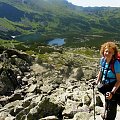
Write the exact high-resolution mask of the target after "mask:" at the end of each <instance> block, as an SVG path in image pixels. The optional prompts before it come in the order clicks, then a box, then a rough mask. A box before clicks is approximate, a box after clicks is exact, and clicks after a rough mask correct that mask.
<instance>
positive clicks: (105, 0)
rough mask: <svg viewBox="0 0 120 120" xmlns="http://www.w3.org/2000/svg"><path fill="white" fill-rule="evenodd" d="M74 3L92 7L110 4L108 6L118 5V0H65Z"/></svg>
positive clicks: (119, 4)
mask: <svg viewBox="0 0 120 120" xmlns="http://www.w3.org/2000/svg"><path fill="white" fill-rule="evenodd" d="M67 1H68V2H71V3H72V4H74V5H77V6H83V7H88V6H91V7H94V6H98V7H101V6H106V7H108V6H110V7H120V0H67Z"/></svg>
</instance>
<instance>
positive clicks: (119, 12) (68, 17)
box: [0, 0, 120, 39]
mask: <svg viewBox="0 0 120 120" xmlns="http://www.w3.org/2000/svg"><path fill="white" fill-rule="evenodd" d="M8 8H9V9H8ZM1 11H2V12H1ZM9 13H10V14H9ZM0 18H1V20H3V19H4V21H7V22H8V23H9V25H7V26H6V24H5V23H3V24H0V26H2V28H3V29H0V30H1V31H3V32H5V34H6V33H7V35H22V34H30V33H36V32H39V33H40V34H44V35H46V36H47V35H48V34H51V36H52V35H53V36H56V34H58V35H59V34H61V35H63V34H65V35H67V34H71V33H72V34H76V33H78V34H84V35H87V34H105V33H108V34H117V35H119V32H120V8H115V7H81V6H80V7H79V6H75V5H72V4H71V3H69V2H68V1H66V0H59V1H58V0H49V1H46V0H34V1H33V0H29V1H28V0H0ZM10 26H12V29H11V27H10ZM4 29H7V30H8V31H7V32H6V31H4ZM2 38H4V39H6V37H2Z"/></svg>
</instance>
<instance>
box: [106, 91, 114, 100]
mask: <svg viewBox="0 0 120 120" xmlns="http://www.w3.org/2000/svg"><path fill="white" fill-rule="evenodd" d="M112 96H113V94H112V93H111V92H107V93H106V99H108V100H110V99H111V98H112Z"/></svg>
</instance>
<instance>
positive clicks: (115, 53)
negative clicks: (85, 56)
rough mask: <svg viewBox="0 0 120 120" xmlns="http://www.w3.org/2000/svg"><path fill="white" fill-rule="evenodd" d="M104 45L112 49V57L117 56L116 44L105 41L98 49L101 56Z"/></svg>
mask: <svg viewBox="0 0 120 120" xmlns="http://www.w3.org/2000/svg"><path fill="white" fill-rule="evenodd" d="M106 47H110V48H112V49H113V50H114V56H113V57H114V58H116V57H117V54H118V46H117V45H116V44H115V43H114V42H106V43H104V44H103V45H101V49H100V54H101V55H102V56H104V50H105V48H106Z"/></svg>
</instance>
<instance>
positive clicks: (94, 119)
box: [93, 84, 96, 120]
mask: <svg viewBox="0 0 120 120" xmlns="http://www.w3.org/2000/svg"><path fill="white" fill-rule="evenodd" d="M94 88H95V87H94V84H93V107H94V120H95V119H96V118H95V90H94Z"/></svg>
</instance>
